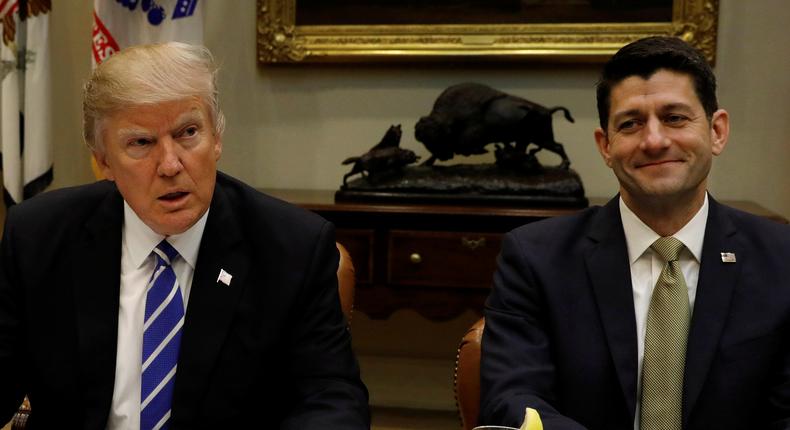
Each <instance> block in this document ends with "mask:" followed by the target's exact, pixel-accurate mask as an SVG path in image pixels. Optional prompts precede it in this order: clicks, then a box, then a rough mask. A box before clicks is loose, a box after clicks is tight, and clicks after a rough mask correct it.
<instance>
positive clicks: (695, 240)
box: [620, 192, 708, 264]
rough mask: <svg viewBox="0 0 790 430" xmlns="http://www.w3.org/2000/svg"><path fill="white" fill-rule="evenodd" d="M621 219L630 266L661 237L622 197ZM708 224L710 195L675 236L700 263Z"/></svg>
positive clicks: (706, 196)
mask: <svg viewBox="0 0 790 430" xmlns="http://www.w3.org/2000/svg"><path fill="white" fill-rule="evenodd" d="M620 219H621V221H622V223H623V230H624V231H625V242H626V245H627V246H628V261H629V262H630V264H634V262H635V261H636V260H637V259H638V258H639V257H641V256H642V254H644V253H645V251H647V249H648V248H650V245H652V244H653V242H655V241H656V239H658V238H659V237H660V236H659V234H658V233H656V232H655V231H653V229H651V228H650V227H648V226H647V224H645V223H644V222H642V220H641V219H639V217H637V216H636V214H634V212H633V211H631V209H630V208H629V207H628V206H627V205H626V204H625V202H624V201H623V197H622V196H621V197H620ZM707 224H708V193H707V192H706V193H705V200H704V201H703V202H702V207H701V208H700V209H699V210H698V211H697V213H696V214H695V215H694V216H693V217H692V218H691V220H689V222H687V223H686V225H684V226H683V228H681V229H680V230H679V231H678V232H677V233H675V234H674V235H673V236H674V237H675V238H676V239H678V240H679V241H681V242H683V245H685V246H686V249H688V250H689V252H691V255H692V256H693V257H694V258H695V259H696V260H697V262H698V263H699V262H700V261H702V242H703V241H704V240H705V227H706V226H707Z"/></svg>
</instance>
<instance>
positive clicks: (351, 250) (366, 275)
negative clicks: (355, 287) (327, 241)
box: [335, 228, 373, 283]
mask: <svg viewBox="0 0 790 430" xmlns="http://www.w3.org/2000/svg"><path fill="white" fill-rule="evenodd" d="M335 236H336V239H337V241H338V242H340V243H341V244H342V245H343V246H344V247H345V248H346V250H347V251H348V254H349V255H351V261H352V262H353V263H354V277H355V278H356V280H357V282H362V283H370V282H371V280H372V274H373V230H365V229H350V228H343V229H341V228H339V229H337V230H336V231H335Z"/></svg>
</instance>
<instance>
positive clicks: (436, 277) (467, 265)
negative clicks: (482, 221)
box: [387, 230, 502, 288]
mask: <svg viewBox="0 0 790 430" xmlns="http://www.w3.org/2000/svg"><path fill="white" fill-rule="evenodd" d="M501 243H502V235H501V234H491V233H463V232H435V231H404V230H393V231H391V232H390V235H389V243H388V256H389V264H388V270H387V281H388V282H389V283H393V284H402V285H425V286H441V287H469V288H488V287H490V286H491V280H492V276H493V274H494V269H495V268H496V257H497V254H499V248H500V245H501Z"/></svg>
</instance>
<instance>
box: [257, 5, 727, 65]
mask: <svg viewBox="0 0 790 430" xmlns="http://www.w3.org/2000/svg"><path fill="white" fill-rule="evenodd" d="M257 7H258V12H257V18H258V22H257V24H258V25H257V46H258V61H259V63H261V64H272V63H305V62H342V61H357V62H360V61H389V60H421V59H434V60H435V59H478V60H480V59H483V60H485V59H489V60H530V59H538V60H550V61H552V60H554V61H603V60H605V59H606V58H608V57H609V56H611V55H612V54H613V53H614V52H615V51H617V50H618V49H619V48H620V47H622V46H623V45H625V44H627V43H629V42H631V41H634V40H636V39H639V38H642V37H646V36H650V35H670V36H677V37H680V38H682V39H684V40H686V41H687V42H689V43H691V44H692V45H694V46H695V47H697V48H698V49H700V50H701V51H702V52H703V53H704V54H705V56H706V57H707V58H708V60H709V61H710V62H711V64H712V63H713V62H714V61H715V55H716V36H717V34H716V32H717V24H718V10H719V1H718V0H673V2H672V20H671V21H667V22H647V23H645V22H626V23H595V22H593V23H583V24H577V23H574V24H560V23H543V24H496V23H491V24H441V25H414V24H409V25H367V24H362V25H297V24H296V22H297V19H296V18H297V0H258V4H257Z"/></svg>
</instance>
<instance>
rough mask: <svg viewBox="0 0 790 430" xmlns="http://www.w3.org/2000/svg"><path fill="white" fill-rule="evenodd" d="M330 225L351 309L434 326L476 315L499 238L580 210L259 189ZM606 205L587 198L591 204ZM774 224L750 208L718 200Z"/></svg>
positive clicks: (750, 205) (765, 213)
mask: <svg viewBox="0 0 790 430" xmlns="http://www.w3.org/2000/svg"><path fill="white" fill-rule="evenodd" d="M262 191H263V192H265V193H267V194H270V195H273V196H275V197H278V198H281V199H283V200H286V201H289V202H291V203H294V204H296V205H298V206H301V207H304V208H306V209H308V210H311V211H313V212H316V213H318V214H319V215H321V216H323V217H324V218H326V219H328V220H329V221H332V222H333V223H334V224H335V225H336V226H337V240H338V241H339V242H340V243H342V244H343V245H344V246H345V247H346V249H348V251H349V253H350V254H351V258H352V259H353V261H354V267H355V269H356V277H357V296H356V309H357V310H358V311H361V312H364V313H365V314H367V315H368V316H369V317H371V318H377V319H384V318H387V317H389V315H390V314H391V313H392V312H393V311H395V310H397V309H403V308H410V309H414V310H416V311H417V312H419V313H420V314H421V315H423V316H424V317H426V318H429V319H432V320H436V321H441V320H447V319H451V318H454V317H456V316H458V315H459V314H460V313H462V312H464V311H465V310H467V309H472V310H474V311H476V312H481V311H482V309H483V303H484V301H485V298H486V297H487V296H488V290H489V288H490V285H491V280H492V276H493V273H494V269H495V267H496V257H497V255H498V253H499V249H500V246H501V243H502V235H503V234H504V233H505V232H508V231H510V230H512V229H514V228H516V227H518V226H520V225H522V224H526V223H529V222H534V221H538V220H541V219H544V218H548V217H552V216H558V215H566V214H570V213H573V212H576V211H578V210H579V209H569V208H518V207H508V206H453V205H430V204H413V205H409V204H383V203H347V202H338V203H335V202H334V192H332V191H323V190H262ZM604 203H606V199H602V198H598V199H596V198H592V199H590V204H591V205H602V204H604ZM725 203H727V204H730V205H732V206H735V207H738V208H740V209H743V210H746V211H749V212H752V213H755V214H758V215H762V216H765V217H768V218H771V219H774V220H776V221H779V222H785V223H787V220H786V219H785V218H783V217H781V216H779V215H777V214H775V213H772V212H769V211H767V210H766V209H764V208H762V207H760V206H758V205H756V204H754V203H751V202H743V201H737V202H725Z"/></svg>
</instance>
